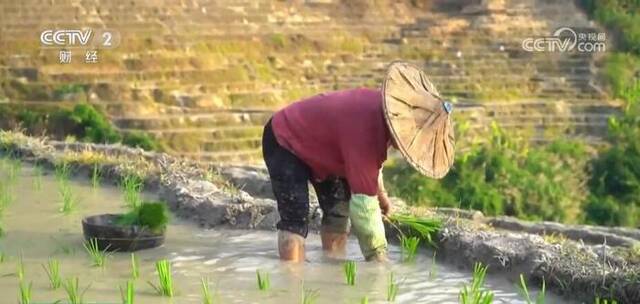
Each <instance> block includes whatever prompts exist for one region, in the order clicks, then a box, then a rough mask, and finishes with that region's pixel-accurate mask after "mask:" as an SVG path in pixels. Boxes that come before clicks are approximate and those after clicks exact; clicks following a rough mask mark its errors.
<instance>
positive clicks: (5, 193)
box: [0, 183, 13, 209]
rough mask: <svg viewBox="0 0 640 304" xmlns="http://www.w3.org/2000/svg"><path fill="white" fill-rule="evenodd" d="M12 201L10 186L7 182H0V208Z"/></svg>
mask: <svg viewBox="0 0 640 304" xmlns="http://www.w3.org/2000/svg"><path fill="white" fill-rule="evenodd" d="M11 202H13V195H12V194H11V187H10V186H9V184H1V183H0V209H4V208H6V207H7V206H9V205H10V204H11Z"/></svg>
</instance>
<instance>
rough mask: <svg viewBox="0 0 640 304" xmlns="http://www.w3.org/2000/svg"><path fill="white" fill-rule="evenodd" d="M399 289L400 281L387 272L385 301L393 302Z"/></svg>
mask: <svg viewBox="0 0 640 304" xmlns="http://www.w3.org/2000/svg"><path fill="white" fill-rule="evenodd" d="M399 289H400V282H398V281H397V280H396V279H395V278H394V275H393V272H392V273H389V280H388V281H387V302H395V301H396V297H397V296H398V290H399Z"/></svg>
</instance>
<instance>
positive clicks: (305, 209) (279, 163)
mask: <svg viewBox="0 0 640 304" xmlns="http://www.w3.org/2000/svg"><path fill="white" fill-rule="evenodd" d="M262 153H263V156H264V161H265V163H266V165H267V170H268V171H269V176H270V178H271V187H272V188H273V194H274V196H275V198H276V201H277V204H278V212H279V213H280V221H279V222H278V223H277V224H276V228H278V229H279V230H286V231H290V232H293V233H296V234H299V235H301V236H302V237H305V238H306V237H307V233H308V230H309V228H308V226H309V225H308V216H309V185H308V182H309V178H310V176H311V169H309V167H308V166H307V165H306V164H305V163H304V162H303V161H302V160H300V159H299V158H298V157H296V156H295V155H294V154H293V153H291V152H289V151H288V150H286V149H284V148H283V147H281V146H280V145H279V144H278V142H277V140H276V138H275V136H274V134H273V131H272V130H271V121H269V122H268V123H267V125H266V126H265V128H264V133H263V135H262Z"/></svg>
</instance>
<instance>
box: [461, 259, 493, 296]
mask: <svg viewBox="0 0 640 304" xmlns="http://www.w3.org/2000/svg"><path fill="white" fill-rule="evenodd" d="M487 268H488V267H486V266H482V264H481V263H476V264H475V265H474V266H473V275H472V278H471V286H467V285H465V286H463V287H462V290H461V291H460V303H461V304H490V303H493V292H491V291H490V290H484V288H483V285H484V279H485V277H486V275H487Z"/></svg>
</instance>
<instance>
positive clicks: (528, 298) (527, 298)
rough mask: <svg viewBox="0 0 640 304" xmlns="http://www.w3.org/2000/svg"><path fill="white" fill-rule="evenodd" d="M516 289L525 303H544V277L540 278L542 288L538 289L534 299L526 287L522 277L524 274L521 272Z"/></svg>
mask: <svg viewBox="0 0 640 304" xmlns="http://www.w3.org/2000/svg"><path fill="white" fill-rule="evenodd" d="M518 289H519V291H520V295H522V297H523V298H524V300H525V301H526V302H527V304H544V302H545V299H544V298H545V293H546V284H545V282H544V279H543V280H542V288H541V289H540V292H539V293H538V297H536V299H535V301H534V300H532V299H531V295H530V294H529V288H527V282H526V280H525V279H524V275H522V274H520V285H519V286H518Z"/></svg>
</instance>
